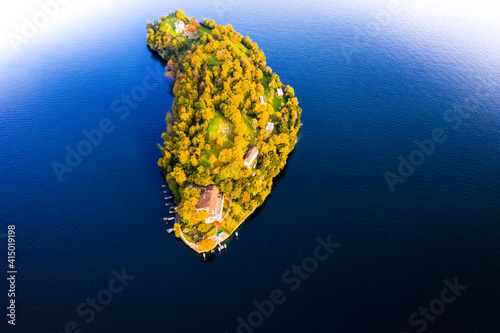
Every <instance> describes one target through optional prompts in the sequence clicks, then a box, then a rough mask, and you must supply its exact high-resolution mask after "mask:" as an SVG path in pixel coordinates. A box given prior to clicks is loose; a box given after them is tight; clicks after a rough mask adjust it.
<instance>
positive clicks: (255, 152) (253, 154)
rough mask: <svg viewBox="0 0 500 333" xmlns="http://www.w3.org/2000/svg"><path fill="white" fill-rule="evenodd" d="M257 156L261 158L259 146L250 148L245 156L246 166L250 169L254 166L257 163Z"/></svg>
mask: <svg viewBox="0 0 500 333" xmlns="http://www.w3.org/2000/svg"><path fill="white" fill-rule="evenodd" d="M257 156H259V148H257V146H252V147H250V149H248V151H247V154H246V155H245V160H244V164H245V166H246V167H247V168H249V169H250V168H251V167H252V166H253V165H254V163H255V161H257Z"/></svg>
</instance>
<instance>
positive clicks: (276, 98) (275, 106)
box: [271, 95, 283, 112]
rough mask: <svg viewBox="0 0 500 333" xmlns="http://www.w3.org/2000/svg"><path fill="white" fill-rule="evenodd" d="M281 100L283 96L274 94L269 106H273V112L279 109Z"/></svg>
mask: <svg viewBox="0 0 500 333" xmlns="http://www.w3.org/2000/svg"><path fill="white" fill-rule="evenodd" d="M281 102H283V98H282V97H279V96H278V95H274V97H273V100H272V101H271V106H272V107H273V109H274V112H278V111H279V110H281Z"/></svg>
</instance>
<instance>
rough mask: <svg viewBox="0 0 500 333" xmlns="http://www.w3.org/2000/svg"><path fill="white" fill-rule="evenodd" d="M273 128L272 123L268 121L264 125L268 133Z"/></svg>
mask: <svg viewBox="0 0 500 333" xmlns="http://www.w3.org/2000/svg"><path fill="white" fill-rule="evenodd" d="M273 129H274V123H272V122H268V123H267V125H266V130H268V131H269V133H272V132H273Z"/></svg>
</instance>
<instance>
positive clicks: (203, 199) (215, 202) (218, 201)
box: [196, 185, 224, 223]
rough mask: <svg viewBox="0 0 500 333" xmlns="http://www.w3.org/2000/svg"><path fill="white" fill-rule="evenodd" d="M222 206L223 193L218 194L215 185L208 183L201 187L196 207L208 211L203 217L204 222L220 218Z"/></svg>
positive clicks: (212, 221)
mask: <svg viewBox="0 0 500 333" xmlns="http://www.w3.org/2000/svg"><path fill="white" fill-rule="evenodd" d="M223 206H224V195H222V194H219V189H218V188H217V186H215V185H209V186H206V187H202V188H201V193H200V197H199V198H198V203H197V204H196V209H197V210H198V211H203V210H204V211H206V212H208V215H209V216H208V217H207V218H206V219H205V223H214V222H217V221H219V220H221V219H222V208H223Z"/></svg>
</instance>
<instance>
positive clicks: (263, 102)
mask: <svg viewBox="0 0 500 333" xmlns="http://www.w3.org/2000/svg"><path fill="white" fill-rule="evenodd" d="M260 104H264V105H266V104H267V103H266V98H265V97H264V96H260Z"/></svg>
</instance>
